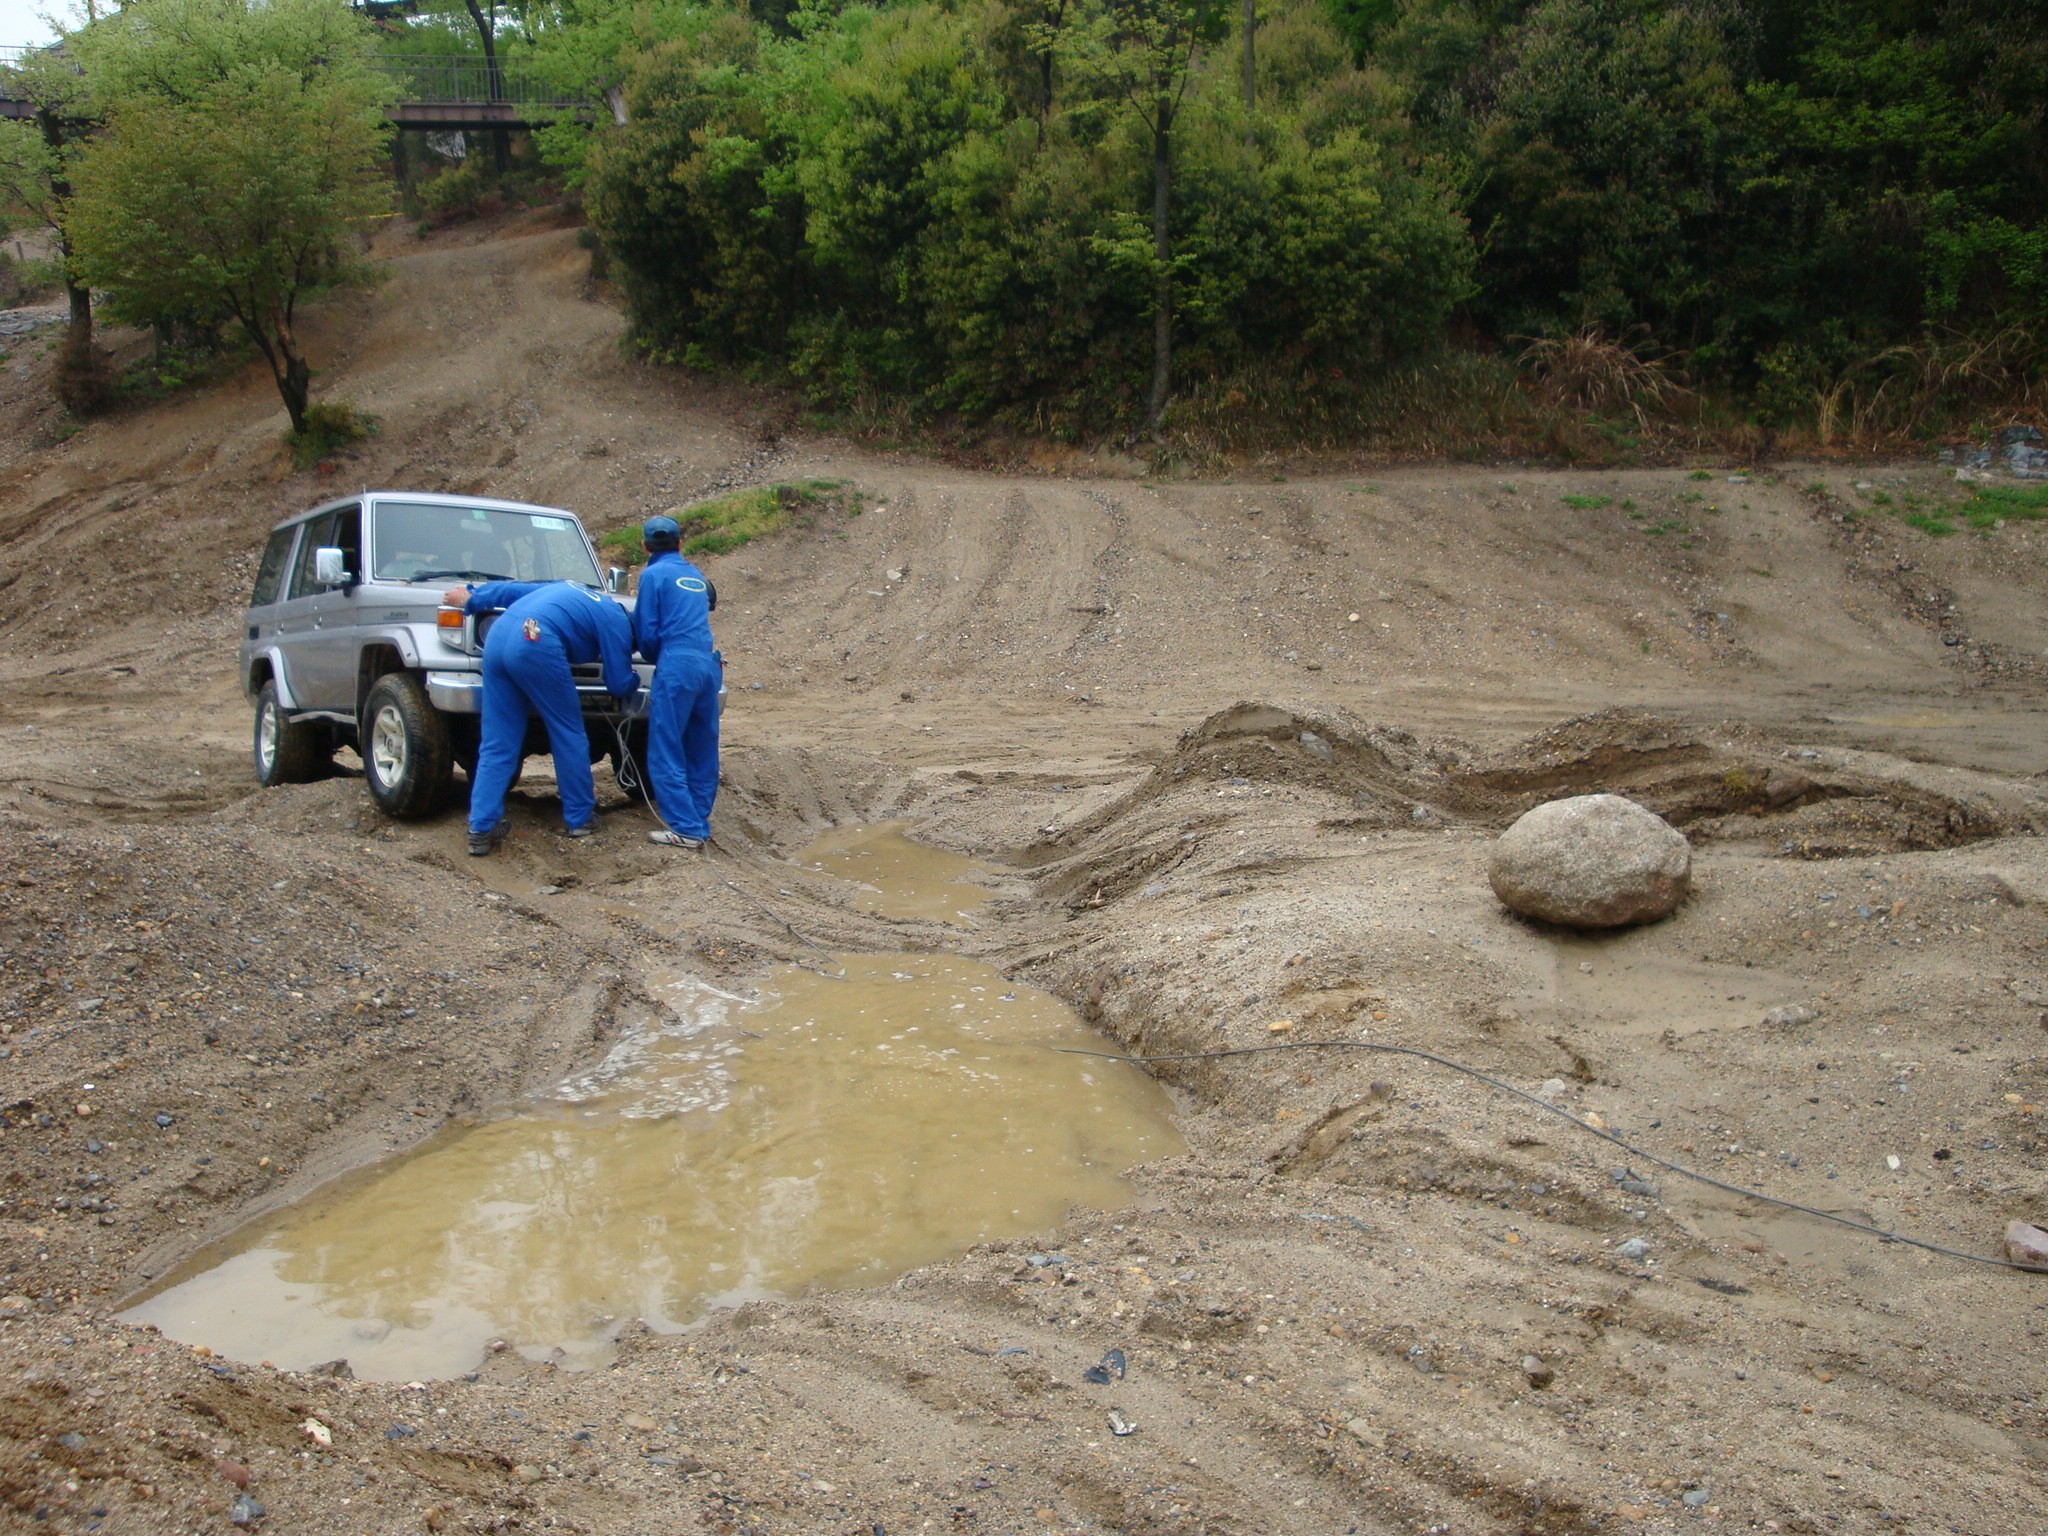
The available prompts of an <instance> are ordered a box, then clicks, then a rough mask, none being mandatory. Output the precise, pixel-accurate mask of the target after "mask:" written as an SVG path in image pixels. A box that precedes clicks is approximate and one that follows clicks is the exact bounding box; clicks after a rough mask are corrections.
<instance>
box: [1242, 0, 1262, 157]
mask: <svg viewBox="0 0 2048 1536" xmlns="http://www.w3.org/2000/svg"><path fill="white" fill-rule="evenodd" d="M1258 30H1259V0H1244V142H1245V147H1246V148H1247V149H1249V148H1250V147H1251V146H1252V144H1253V142H1254V140H1255V137H1256V136H1255V135H1254V134H1253V132H1252V113H1253V112H1254V111H1255V110H1256V109H1257V107H1258V104H1259V76H1258V71H1257V69H1256V68H1255V67H1254V60H1253V56H1252V38H1253V36H1254V35H1255V34H1256V33H1257V32H1258Z"/></svg>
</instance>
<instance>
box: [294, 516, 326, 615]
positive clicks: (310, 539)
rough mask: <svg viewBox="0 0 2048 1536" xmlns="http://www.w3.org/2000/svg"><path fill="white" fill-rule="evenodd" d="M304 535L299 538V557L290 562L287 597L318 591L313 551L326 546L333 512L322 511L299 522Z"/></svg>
mask: <svg viewBox="0 0 2048 1536" xmlns="http://www.w3.org/2000/svg"><path fill="white" fill-rule="evenodd" d="M299 526H300V527H301V528H303V529H304V530H305V535H304V537H302V538H301V539H300V540H299V558H298V559H296V560H294V561H293V562H292V584H291V587H290V588H289V590H288V591H287V592H286V594H285V595H286V596H287V597H293V598H297V597H309V596H311V595H312V594H313V593H315V592H317V591H319V590H320V589H319V587H317V586H315V585H314V582H313V552H314V551H315V550H317V549H321V548H325V547H327V539H328V536H329V535H330V534H331V533H333V531H334V514H333V513H332V512H328V513H324V514H322V515H321V516H319V517H309V518H307V519H306V521H305V522H303V523H301V524H299Z"/></svg>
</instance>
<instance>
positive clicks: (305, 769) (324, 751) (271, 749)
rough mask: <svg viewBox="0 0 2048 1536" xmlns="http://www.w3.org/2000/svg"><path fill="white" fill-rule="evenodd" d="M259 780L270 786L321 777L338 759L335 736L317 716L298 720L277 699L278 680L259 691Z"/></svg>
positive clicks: (257, 725) (305, 781)
mask: <svg viewBox="0 0 2048 1536" xmlns="http://www.w3.org/2000/svg"><path fill="white" fill-rule="evenodd" d="M252 745H253V747H254V752H255V758H256V782H257V783H258V784H261V785H262V786H263V787H264V788H266V789H269V788H272V787H274V786H275V785H279V784H305V783H309V782H311V781H312V780H314V779H317V778H319V777H320V775H321V774H322V773H323V772H324V771H325V770H326V769H327V767H328V766H329V765H330V764H331V763H332V762H333V761H334V738H333V737H332V736H331V735H329V734H328V731H327V727H326V726H324V725H322V724H321V723H320V722H319V721H317V720H294V719H292V718H291V717H290V716H289V715H287V714H286V713H285V712H284V706H283V705H281V704H279V703H278V702H277V684H276V683H265V684H264V685H263V688H262V691H261V692H259V693H258V694H257V695H256V735H255V741H254V742H253V744H252Z"/></svg>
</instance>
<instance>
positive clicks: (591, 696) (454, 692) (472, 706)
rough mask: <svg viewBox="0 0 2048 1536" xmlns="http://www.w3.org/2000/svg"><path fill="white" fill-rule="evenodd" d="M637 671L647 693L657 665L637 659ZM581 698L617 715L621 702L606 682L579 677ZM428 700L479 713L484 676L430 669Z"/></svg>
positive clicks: (593, 709)
mask: <svg viewBox="0 0 2048 1536" xmlns="http://www.w3.org/2000/svg"><path fill="white" fill-rule="evenodd" d="M633 671H634V672H635V673H636V674H637V675H638V676H639V678H640V697H641V698H642V699H643V700H644V699H645V698H646V697H647V690H648V689H649V688H650V687H651V686H653V682H654V668H653V667H652V666H651V665H648V664H647V663H644V662H641V663H635V664H634V667H633ZM576 698H577V702H578V703H580V704H581V705H582V706H583V713H585V714H586V715H617V714H619V713H620V711H619V708H618V706H617V705H616V704H615V703H614V702H613V700H612V696H611V695H610V694H608V693H606V692H605V691H604V684H603V683H601V682H600V683H593V682H587V681H585V680H584V679H583V678H580V677H579V678H577V680H576ZM427 701H428V702H429V703H430V704H432V705H433V706H434V708H436V709H438V710H440V711H441V713H442V714H444V715H476V714H481V713H482V712H483V707H484V677H483V674H482V673H481V672H429V673H428V674H427Z"/></svg>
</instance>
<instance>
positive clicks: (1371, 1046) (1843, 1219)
mask: <svg viewBox="0 0 2048 1536" xmlns="http://www.w3.org/2000/svg"><path fill="white" fill-rule="evenodd" d="M1053 1049H1054V1050H1056V1051H1059V1052H1061V1053H1062V1054H1063V1055H1067V1056H1100V1057H1102V1058H1104V1059H1105V1060H1108V1061H1127V1062H1130V1063H1131V1064H1132V1065H1133V1066H1149V1065H1151V1064H1152V1063H1153V1062H1157V1061H1211V1060H1214V1059H1216V1058H1218V1057H1222V1056H1256V1055H1259V1054H1261V1053H1262V1052H1265V1051H1305V1050H1334V1051H1373V1052H1377V1053H1379V1054H1381V1055H1385V1056H1413V1057H1415V1058H1416V1059H1417V1060H1418V1061H1428V1062H1434V1063H1435V1064H1436V1065H1437V1066H1440V1067H1449V1068H1450V1069H1451V1070H1452V1071H1453V1072H1462V1073H1463V1074H1464V1075H1465V1076H1467V1077H1470V1078H1476V1079H1477V1080H1478V1081H1480V1082H1482V1083H1485V1084H1486V1085H1487V1086H1488V1087H1490V1088H1498V1089H1500V1090H1501V1092H1503V1093H1511V1094H1513V1095H1514V1096H1515V1097H1516V1098H1518V1099H1526V1100H1527V1101H1528V1102H1529V1103H1531V1104H1534V1105H1535V1106H1536V1107H1537V1108H1538V1109H1543V1110H1548V1111H1549V1112H1550V1113H1551V1114H1553V1115H1556V1116H1557V1117H1558V1118H1559V1119H1560V1120H1563V1121H1564V1122H1566V1123H1567V1124H1569V1125H1575V1126H1577V1127H1578V1128H1579V1129H1580V1130H1582V1131H1584V1132H1585V1133H1586V1134H1587V1135H1588V1136H1597V1137H1599V1138H1600V1139H1601V1140H1602V1141H1606V1142H1611V1143H1613V1144H1614V1145H1615V1146H1617V1147H1620V1148H1621V1149H1622V1150H1623V1151H1624V1152H1627V1153H1630V1154H1632V1155H1633V1156H1636V1157H1640V1158H1642V1159H1644V1160H1645V1161H1646V1162H1652V1163H1655V1164H1656V1165H1657V1166H1658V1167H1660V1168H1667V1169H1669V1170H1670V1171H1671V1172H1673V1173H1675V1174H1677V1175H1678V1176H1679V1177H1680V1178H1686V1179H1691V1180H1693V1182H1695V1183H1698V1184H1705V1185H1708V1186H1710V1187H1711V1188H1714V1189H1718V1190H1723V1191H1725V1192H1726V1193H1728V1194H1731V1195H1740V1196H1741V1197H1742V1198H1743V1199H1745V1200H1761V1201H1763V1202H1764V1203H1765V1204H1767V1205H1775V1206H1779V1207H1781V1208H1783V1209H1785V1210H1788V1211H1797V1212H1799V1213H1800V1214H1801V1215H1802V1216H1815V1217H1818V1218H1819V1219H1820V1220H1822V1221H1832V1222H1834V1223H1835V1224H1836V1225H1837V1226H1842V1227H1848V1228H1849V1229H1850V1230H1852V1231H1855V1232H1867V1233H1869V1234H1870V1235H1871V1236H1873V1237H1876V1238H1878V1239H1880V1240H1881V1241H1883V1242H1887V1243H1905V1244H1908V1245H1909V1246H1911V1247H1914V1248H1924V1249H1926V1250H1927V1251H1928V1252H1929V1253H1939V1254H1943V1255H1945V1256H1946V1257H1948V1258H1951V1259H1964V1260H1967V1261H1968V1262H1970V1263H1972V1264H1988V1265H1990V1266H1991V1267H1992V1268H1994V1269H2017V1270H2019V1271H2021V1272H2022V1273H2024V1274H2030V1275H2048V1266H2043V1265H2039V1264H2022V1263H2021V1262H2020V1261H2019V1260H2017V1259H2002V1258H1994V1257H1992V1256H1990V1255H1988V1254H1982V1253H1967V1252H1965V1251H1964V1250H1962V1249H1960V1248H1945V1247H1943V1246H1942V1245H1941V1244H1940V1243H1930V1242H1928V1241H1927V1240H1926V1239H1925V1238H1919V1237H1907V1236H1906V1235H1905V1234H1904V1233H1901V1232H1892V1231H1888V1230H1887V1229H1885V1228H1884V1227H1879V1226H1873V1225H1872V1224H1871V1223H1869V1222H1867V1221H1858V1220H1856V1219H1855V1218H1854V1217H1853V1216H1838V1215H1836V1214H1835V1213H1834V1212H1833V1211H1823V1210H1820V1209H1818V1208H1816V1207H1814V1206H1811V1205H1801V1204H1800V1203H1799V1202H1798V1201H1797V1200H1786V1199H1782V1198H1780V1197H1779V1196H1777V1195H1767V1194H1765V1193H1764V1192H1763V1191H1762V1190H1758V1189H1745V1188H1744V1187H1743V1186H1741V1185H1740V1184H1730V1183H1728V1182H1727V1181H1725V1180H1723V1179H1717V1178H1715V1177H1714V1176H1713V1175H1712V1174H1707V1173H1696V1172H1695V1171H1693V1170H1692V1169H1690V1168H1687V1167H1685V1166H1684V1165H1683V1164H1681V1163H1674V1162H1673V1161H1671V1159H1670V1158H1668V1157H1664V1156H1662V1155H1660V1154H1659V1153H1656V1152H1652V1151H1650V1150H1649V1149H1648V1148H1646V1147H1639V1146H1637V1145H1635V1144H1634V1143H1633V1142H1628V1141H1623V1140H1622V1139H1621V1138H1620V1137H1619V1136H1617V1135H1615V1134H1614V1132H1612V1131H1606V1130H1602V1129H1600V1128H1599V1127H1598V1126H1594V1125H1588V1124H1587V1123H1586V1122H1585V1121H1583V1120H1581V1119H1580V1118H1579V1117H1578V1116H1577V1115H1575V1114H1573V1113H1571V1112H1570V1111H1569V1110H1566V1109H1560V1108H1559V1107H1558V1106H1557V1105H1555V1104H1552V1103H1550V1102H1549V1101H1548V1100H1546V1099H1541V1098H1538V1097H1537V1096H1536V1095H1535V1094H1533V1093H1530V1092H1529V1091H1528V1090H1527V1089H1525V1088H1517V1087H1516V1086H1515V1085H1514V1084H1513V1083H1508V1082H1503V1081H1501V1079H1499V1078H1497V1077H1492V1076H1489V1075H1488V1074H1487V1073H1484V1072H1481V1071H1480V1070H1479V1069H1478V1068H1477V1067H1468V1066H1466V1065H1465V1064H1464V1063H1463V1062H1457V1061H1452V1060H1451V1059H1450V1058H1449V1057H1448V1056H1439V1055H1437V1054H1436V1053H1435V1052H1434V1051H1425V1050H1421V1049H1419V1048H1417V1047H1415V1046H1412V1045H1381V1044H1378V1043H1376V1042H1374V1041H1370V1040H1283V1041H1280V1042H1279V1043H1277V1044H1274V1045H1241V1046H1237V1047H1234V1048H1232V1049H1229V1050H1221V1051H1188V1052H1184V1053H1182V1054H1178V1055H1171V1056H1129V1055H1125V1054H1123V1053H1121V1052H1117V1051H1084V1050H1080V1049H1078V1048H1076V1047H1073V1046H1065V1045H1056V1046H1054V1047H1053Z"/></svg>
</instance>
